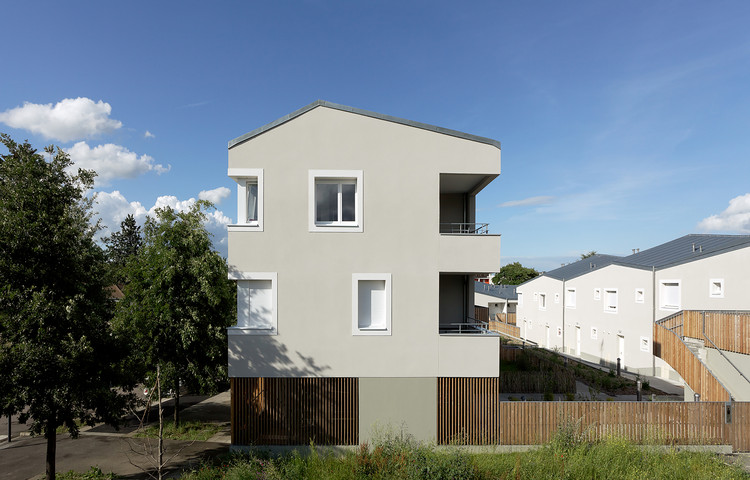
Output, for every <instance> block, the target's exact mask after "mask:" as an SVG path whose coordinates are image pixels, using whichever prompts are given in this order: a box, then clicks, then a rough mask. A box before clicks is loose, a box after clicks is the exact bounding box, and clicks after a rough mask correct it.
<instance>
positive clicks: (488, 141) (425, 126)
mask: <svg viewBox="0 0 750 480" xmlns="http://www.w3.org/2000/svg"><path fill="white" fill-rule="evenodd" d="M316 107H327V108H333V109H335V110H341V111H343V112H349V113H355V114H357V115H364V116H366V117H372V118H377V119H380V120H386V121H388V122H394V123H400V124H401V125H407V126H409V127H415V128H421V129H424V130H429V131H431V132H436V133H442V134H444V135H450V136H452V137H458V138H463V139H466V140H471V141H473V142H479V143H486V144H487V145H492V146H495V147H497V148H500V142H499V141H497V140H493V139H491V138H486V137H480V136H477V135H472V134H470V133H463V132H459V131H457V130H450V129H448V128H443V127H436V126H435V125H429V124H427V123H420V122H414V121H412V120H406V119H403V118H398V117H392V116H390V115H383V114H382V113H376V112H371V111H368V110H361V109H359V108H354V107H347V106H346V105H339V104H337V103H331V102H327V101H325V100H316V101H314V102H313V103H311V104H310V105H307V106H304V107H302V108H300V109H299V110H296V111H294V112H292V113H290V114H289V115H285V116H283V117H281V118H279V119H278V120H275V121H273V122H271V123H269V124H266V125H263V126H262V127H260V128H256V129H255V130H253V131H252V132H250V133H246V134H244V135H242V136H240V137H237V138H235V139H234V140H230V141H229V148H232V147H234V146H236V145H239V144H240V143H242V142H245V141H247V140H250V139H251V138H253V137H256V136H258V135H260V134H261V133H263V132H267V131H268V130H271V129H272V128H276V127H278V126H279V125H282V124H284V123H286V122H288V121H289V120H292V119H293V118H296V117H299V116H300V115H302V114H304V113H307V112H309V111H310V110H312V109H313V108H316Z"/></svg>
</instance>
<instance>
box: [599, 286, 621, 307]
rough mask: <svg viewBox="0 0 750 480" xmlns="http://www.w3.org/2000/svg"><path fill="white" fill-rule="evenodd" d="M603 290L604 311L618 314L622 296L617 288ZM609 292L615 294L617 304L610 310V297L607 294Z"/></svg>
mask: <svg viewBox="0 0 750 480" xmlns="http://www.w3.org/2000/svg"><path fill="white" fill-rule="evenodd" d="M602 290H603V292H602V293H603V294H604V295H602V297H603V300H602V305H603V307H604V311H605V312H606V313H617V310H618V307H619V303H620V295H619V293H618V291H617V289H616V288H603V289H602ZM609 292H613V293H614V294H615V304H614V307H612V308H610V307H611V306H610V305H609V304H608V300H607V296H608V295H607V293H609Z"/></svg>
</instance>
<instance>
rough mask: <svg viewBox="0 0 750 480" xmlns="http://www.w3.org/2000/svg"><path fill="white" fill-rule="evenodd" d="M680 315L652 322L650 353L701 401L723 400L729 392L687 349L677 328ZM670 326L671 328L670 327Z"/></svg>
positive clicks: (728, 395)
mask: <svg viewBox="0 0 750 480" xmlns="http://www.w3.org/2000/svg"><path fill="white" fill-rule="evenodd" d="M682 318H684V315H682V314H677V315H674V316H672V317H670V318H668V319H665V321H664V322H657V323H655V324H654V355H655V356H657V357H659V358H661V359H663V360H664V361H665V362H667V363H668V364H669V365H670V366H671V367H672V368H674V369H675V371H677V373H679V374H680V376H681V377H682V378H683V379H684V380H685V382H686V383H687V384H688V385H689V386H690V388H691V389H692V390H693V391H694V392H695V393H698V394H700V396H701V400H703V401H707V402H712V401H727V400H729V399H730V394H729V392H728V391H727V389H726V388H724V386H723V385H722V384H721V382H719V381H718V380H717V379H716V377H714V376H713V374H712V373H711V371H710V370H709V369H708V367H706V365H705V364H704V363H703V362H702V361H701V360H700V359H699V358H698V357H697V356H696V355H695V354H694V353H693V352H692V351H690V349H688V347H687V345H685V342H683V341H682V338H680V336H679V334H678V333H677V332H676V331H675V330H678V329H679V328H683V329H684V328H685V324H684V323H683V324H682V325H683V326H682V327H679V325H680V322H681V319H682ZM670 328H671V329H670Z"/></svg>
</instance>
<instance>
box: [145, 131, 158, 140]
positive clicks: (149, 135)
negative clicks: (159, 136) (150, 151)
mask: <svg viewBox="0 0 750 480" xmlns="http://www.w3.org/2000/svg"><path fill="white" fill-rule="evenodd" d="M143 136H144V137H146V138H156V135H154V134H153V133H151V132H149V131H148V130H146V133H144V134H143Z"/></svg>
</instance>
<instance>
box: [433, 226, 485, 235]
mask: <svg viewBox="0 0 750 480" xmlns="http://www.w3.org/2000/svg"><path fill="white" fill-rule="evenodd" d="M489 228H490V224H489V223H441V224H440V233H446V234H454V235H487V234H488V233H490V232H489Z"/></svg>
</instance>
